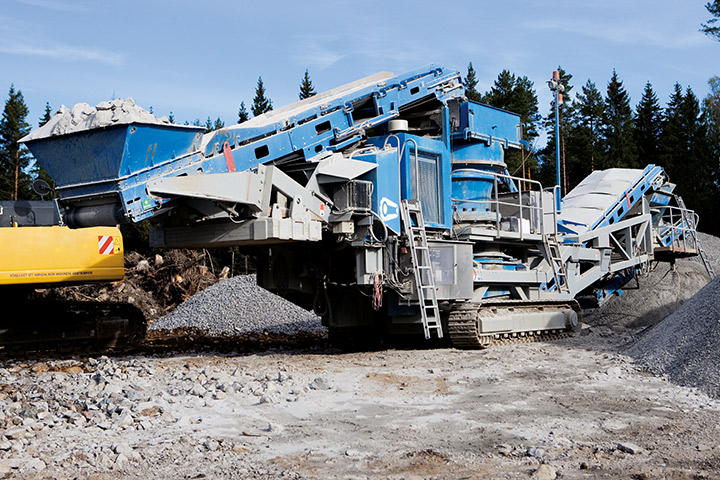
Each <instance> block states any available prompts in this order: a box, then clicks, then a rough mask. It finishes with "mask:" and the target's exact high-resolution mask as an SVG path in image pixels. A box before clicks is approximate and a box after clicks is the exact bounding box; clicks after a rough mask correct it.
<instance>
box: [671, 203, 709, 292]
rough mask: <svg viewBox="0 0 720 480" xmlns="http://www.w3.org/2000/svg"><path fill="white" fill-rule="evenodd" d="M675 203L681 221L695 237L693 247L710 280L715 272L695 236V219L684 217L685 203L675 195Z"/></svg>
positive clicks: (696, 235)
mask: <svg viewBox="0 0 720 480" xmlns="http://www.w3.org/2000/svg"><path fill="white" fill-rule="evenodd" d="M675 201H676V202H677V204H678V207H680V209H681V212H682V216H683V219H684V220H685V221H686V222H687V224H688V226H689V227H690V229H691V231H692V235H693V236H694V237H695V246H696V247H697V251H698V255H699V256H700V260H702V263H703V265H705V270H707V272H708V275H710V280H712V279H713V278H715V270H714V269H713V267H712V265H711V264H710V261H709V260H708V258H707V255H705V250H703V248H702V243H701V242H700V237H699V236H698V234H697V226H696V225H695V218H694V217H693V216H692V215H686V212H687V207H686V206H685V201H684V200H683V199H682V197H681V196H680V195H675Z"/></svg>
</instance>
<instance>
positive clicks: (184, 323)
mask: <svg viewBox="0 0 720 480" xmlns="http://www.w3.org/2000/svg"><path fill="white" fill-rule="evenodd" d="M182 327H191V328H198V329H201V330H205V331H207V332H208V333H209V334H211V335H242V334H248V333H263V332H265V331H267V332H269V333H279V334H286V335H292V334H296V333H300V332H322V331H325V327H323V326H322V325H321V323H320V319H319V318H318V317H317V316H316V315H315V314H314V313H312V312H308V311H307V310H303V309H302V308H300V307H298V306H297V305H295V304H293V303H291V302H289V301H287V300H285V299H284V298H282V297H279V296H277V295H275V294H274V293H271V292H270V291H268V290H266V289H264V288H262V287H260V286H258V285H257V279H256V277H255V275H239V276H236V277H232V278H228V279H226V280H221V281H219V282H218V283H216V284H214V285H212V286H211V287H209V288H206V289H205V290H203V291H201V292H199V293H197V294H195V295H193V296H192V297H190V298H188V299H187V300H186V301H185V302H183V303H181V304H180V305H179V306H178V307H177V308H176V309H175V310H173V311H172V312H170V313H169V314H167V315H165V316H164V317H162V318H160V319H159V320H158V321H157V322H155V323H154V324H153V325H152V326H151V327H150V328H151V329H153V330H156V329H157V330H160V329H167V330H173V329H176V328H182Z"/></svg>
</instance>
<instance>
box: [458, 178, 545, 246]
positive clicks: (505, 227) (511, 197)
mask: <svg viewBox="0 0 720 480" xmlns="http://www.w3.org/2000/svg"><path fill="white" fill-rule="evenodd" d="M465 170H467V171H470V172H473V173H478V172H479V171H478V170H475V169H459V170H455V171H454V172H453V173H461V172H463V171H465ZM480 173H482V174H483V175H487V176H488V177H492V193H491V196H490V198H487V199H482V200H472V199H464V198H452V199H451V200H452V204H453V208H456V207H459V206H460V205H463V204H476V205H480V206H482V208H484V209H485V211H486V212H487V213H488V220H487V221H486V222H485V223H486V225H488V226H494V229H495V231H496V232H497V234H498V236H499V235H500V234H501V233H502V232H512V233H517V234H518V236H519V238H520V239H521V240H523V239H525V238H526V237H527V236H528V235H539V236H544V235H545V234H546V230H547V229H546V225H545V223H546V221H545V219H544V215H545V214H546V212H548V213H552V218H553V221H555V222H556V221H557V216H556V215H557V212H556V211H555V208H552V210H550V209H549V208H547V209H546V205H545V203H546V202H545V196H544V195H543V187H542V185H541V184H540V182H538V181H535V180H528V179H524V178H519V177H514V176H512V175H505V174H502V173H496V172H490V171H480ZM503 183H504V184H505V185H508V186H509V185H510V184H513V185H514V186H515V188H517V190H516V191H510V192H507V193H500V188H499V187H500V186H501V184H503ZM556 224H557V223H556ZM553 232H554V229H553Z"/></svg>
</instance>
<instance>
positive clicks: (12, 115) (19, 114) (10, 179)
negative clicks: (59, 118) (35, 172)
mask: <svg viewBox="0 0 720 480" xmlns="http://www.w3.org/2000/svg"><path fill="white" fill-rule="evenodd" d="M27 116H28V107H27V105H26V104H25V99H24V98H23V94H22V92H21V91H20V90H17V91H15V86H14V85H10V91H9V92H8V99H7V101H6V102H5V109H4V110H3V114H2V120H0V198H5V199H7V198H11V199H13V200H18V199H27V198H30V192H31V189H30V177H29V175H28V174H27V173H25V170H26V168H27V166H28V164H29V162H30V159H31V158H32V157H31V156H30V153H29V152H28V151H27V148H25V146H23V145H20V144H19V143H18V140H20V139H21V138H22V137H24V136H25V135H27V134H28V133H30V124H29V123H28V122H27V120H26V118H27Z"/></svg>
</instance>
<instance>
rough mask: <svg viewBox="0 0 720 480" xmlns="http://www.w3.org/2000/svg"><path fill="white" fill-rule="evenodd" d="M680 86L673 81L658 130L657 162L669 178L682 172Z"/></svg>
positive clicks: (682, 141)
mask: <svg viewBox="0 0 720 480" xmlns="http://www.w3.org/2000/svg"><path fill="white" fill-rule="evenodd" d="M682 103H683V92H682V86H681V85H680V84H679V83H675V86H674V89H673V92H672V93H671V94H670V99H669V100H668V103H667V105H666V106H665V112H664V114H663V117H662V131H661V132H660V145H659V163H660V166H661V167H663V168H664V169H665V171H666V172H667V174H668V175H670V178H672V179H673V180H674V179H675V174H676V173H678V174H679V173H681V172H682V153H681V152H682V151H683V150H684V143H685V142H684V140H683V138H684V132H683V129H684V126H683V121H682Z"/></svg>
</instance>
